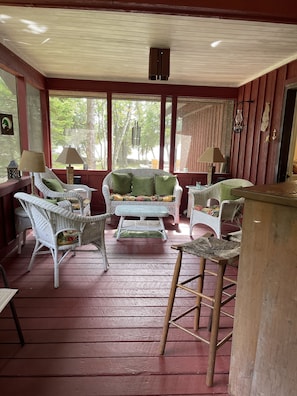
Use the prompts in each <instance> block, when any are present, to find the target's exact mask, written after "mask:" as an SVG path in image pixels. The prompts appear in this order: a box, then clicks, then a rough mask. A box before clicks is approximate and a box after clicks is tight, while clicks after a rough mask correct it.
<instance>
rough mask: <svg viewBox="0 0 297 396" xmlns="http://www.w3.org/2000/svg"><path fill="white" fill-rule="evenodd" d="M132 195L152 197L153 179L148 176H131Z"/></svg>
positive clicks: (153, 191) (153, 189) (153, 190)
mask: <svg viewBox="0 0 297 396" xmlns="http://www.w3.org/2000/svg"><path fill="white" fill-rule="evenodd" d="M131 193H132V195H134V196H138V195H149V196H150V195H154V194H155V181H154V177H153V176H152V177H148V176H143V177H141V176H133V177H132V192H131Z"/></svg>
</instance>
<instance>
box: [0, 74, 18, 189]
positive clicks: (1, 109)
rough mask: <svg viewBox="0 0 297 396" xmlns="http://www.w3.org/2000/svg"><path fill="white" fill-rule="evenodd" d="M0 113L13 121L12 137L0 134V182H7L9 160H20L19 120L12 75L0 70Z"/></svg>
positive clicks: (14, 82) (14, 80) (14, 81)
mask: <svg viewBox="0 0 297 396" xmlns="http://www.w3.org/2000/svg"><path fill="white" fill-rule="evenodd" d="M0 113H1V114H11V115H12V119H13V130H14V133H13V135H2V134H1V133H0V145H1V156H0V182H1V183H3V182H5V181H6V180H7V166H8V165H9V163H10V161H11V160H15V161H16V162H17V163H19V160H20V138H19V118H18V106H17V96H16V79H15V77H14V76H13V75H11V74H9V73H7V72H6V71H4V70H1V69H0Z"/></svg>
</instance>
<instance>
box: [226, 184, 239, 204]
mask: <svg viewBox="0 0 297 396" xmlns="http://www.w3.org/2000/svg"><path fill="white" fill-rule="evenodd" d="M238 187H240V186H230V185H229V184H224V183H222V184H221V202H222V201H225V200H229V201H230V200H233V199H238V197H236V196H235V195H233V194H232V193H231V190H232V189H233V188H238Z"/></svg>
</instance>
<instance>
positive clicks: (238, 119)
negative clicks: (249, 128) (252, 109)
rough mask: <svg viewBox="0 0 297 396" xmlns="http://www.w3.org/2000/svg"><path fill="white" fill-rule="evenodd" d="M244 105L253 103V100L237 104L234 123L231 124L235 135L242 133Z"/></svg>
mask: <svg viewBox="0 0 297 396" xmlns="http://www.w3.org/2000/svg"><path fill="white" fill-rule="evenodd" d="M244 103H254V101H253V100H251V99H249V100H242V101H241V102H238V104H237V109H236V114H235V117H234V123H233V131H234V132H235V133H240V132H242V131H243V128H244V126H245V125H244V116H243V104H244Z"/></svg>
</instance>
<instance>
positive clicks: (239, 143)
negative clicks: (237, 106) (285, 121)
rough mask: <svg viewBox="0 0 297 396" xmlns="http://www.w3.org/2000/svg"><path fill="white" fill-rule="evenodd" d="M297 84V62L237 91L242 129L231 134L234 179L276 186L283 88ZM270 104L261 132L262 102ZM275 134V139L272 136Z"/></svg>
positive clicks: (263, 104)
mask: <svg viewBox="0 0 297 396" xmlns="http://www.w3.org/2000/svg"><path fill="white" fill-rule="evenodd" d="M294 81H295V82H296V83H297V61H294V62H291V63H290V64H287V65H285V66H282V67H280V68H278V69H276V70H273V71H272V72H270V73H268V74H265V75H264V76H262V77H260V78H257V79H256V80H253V81H251V82H249V83H248V84H245V85H243V86H242V87H240V89H239V94H238V102H241V101H242V100H244V101H246V100H253V101H254V102H253V103H244V106H243V115H244V124H245V128H244V130H243V131H242V132H241V133H233V138H232V149H231V173H232V176H233V177H240V178H245V179H249V180H250V181H251V182H252V183H254V184H267V183H268V184H269V183H275V182H276V181H277V180H276V177H277V167H278V159H279V150H280V144H281V138H282V113H283V103H284V95H285V89H286V86H287V85H288V84H289V83H293V82H294ZM266 102H268V103H270V114H269V125H268V128H267V130H266V131H265V132H262V131H261V121H262V117H263V111H264V108H265V103H266ZM274 130H275V131H276V139H275V140H272V139H271V137H272V133H273V131H274Z"/></svg>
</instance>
